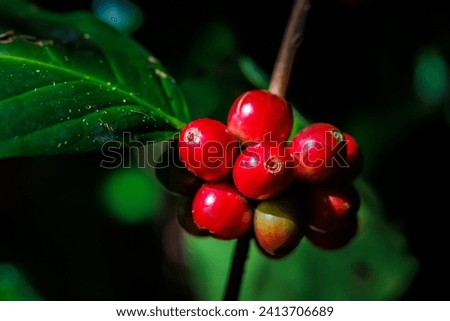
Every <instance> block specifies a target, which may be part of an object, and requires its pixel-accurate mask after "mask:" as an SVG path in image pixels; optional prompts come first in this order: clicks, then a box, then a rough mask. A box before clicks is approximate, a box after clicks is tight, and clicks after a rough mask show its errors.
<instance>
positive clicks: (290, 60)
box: [269, 0, 311, 98]
mask: <svg viewBox="0 0 450 321" xmlns="http://www.w3.org/2000/svg"><path fill="white" fill-rule="evenodd" d="M310 7H311V4H310V2H309V0H295V3H294V6H293V7H292V11H291V16H290V17H289V21H288V24H287V27H286V29H285V31H284V35H283V40H282V41H281V45H280V50H279V51H278V56H277V60H276V61H275V65H274V67H273V71H272V77H271V78H270V84H269V91H270V92H271V93H273V94H275V95H278V96H280V97H282V98H284V96H285V95H286V91H287V87H288V85H289V79H290V77H291V70H292V66H293V64H294V60H295V55H296V53H297V48H298V46H299V45H300V43H301V42H302V40H303V31H304V30H305V22H306V16H307V14H308V11H309V8H310Z"/></svg>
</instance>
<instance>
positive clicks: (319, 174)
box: [288, 123, 346, 183]
mask: <svg viewBox="0 0 450 321" xmlns="http://www.w3.org/2000/svg"><path fill="white" fill-rule="evenodd" d="M288 150H289V153H290V154H291V156H292V158H293V159H294V162H295V168H294V173H295V175H296V177H297V178H298V179H299V180H301V181H303V182H307V183H320V182H324V181H326V180H328V179H329V178H330V177H331V176H332V175H333V174H334V173H335V172H336V171H337V170H338V168H339V167H342V166H344V165H345V160H344V158H343V157H345V155H346V152H345V144H344V138H343V135H342V133H341V132H340V131H339V129H337V128H336V127H334V126H333V125H330V124H326V123H316V124H312V125H309V126H307V127H305V128H303V129H302V130H301V131H299V132H298V133H297V135H296V136H295V137H294V139H293V140H292V142H291V143H290V144H289V147H288Z"/></svg>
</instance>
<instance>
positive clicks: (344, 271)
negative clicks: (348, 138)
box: [185, 182, 418, 301]
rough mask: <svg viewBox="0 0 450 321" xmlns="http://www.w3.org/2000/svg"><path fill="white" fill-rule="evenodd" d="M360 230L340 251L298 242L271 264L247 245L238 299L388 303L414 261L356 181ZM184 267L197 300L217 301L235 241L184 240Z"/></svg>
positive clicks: (405, 282)
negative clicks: (246, 257) (372, 301)
mask: <svg viewBox="0 0 450 321" xmlns="http://www.w3.org/2000/svg"><path fill="white" fill-rule="evenodd" d="M357 187H358V190H359V192H360V194H361V198H362V206H361V209H360V211H359V214H358V215H359V218H360V231H359V232H358V234H357V236H356V237H355V239H354V240H352V242H351V243H350V244H349V245H348V246H347V247H345V248H343V249H341V250H337V251H323V250H321V249H318V248H316V247H314V246H313V245H311V244H310V243H309V241H308V240H305V239H303V240H302V241H301V243H300V245H299V247H298V248H297V249H296V250H295V251H294V252H293V253H292V254H291V255H289V256H288V257H286V258H283V259H280V260H273V259H269V258H267V257H265V256H264V255H262V254H261V253H260V251H259V249H258V248H257V246H256V245H255V243H254V242H253V241H252V243H251V247H250V252H249V255H248V259H247V262H246V266H245V274H244V277H243V284H242V289H241V299H243V300H282V301H288V300H392V299H398V298H399V297H400V296H401V295H402V294H403V293H404V292H405V291H406V290H407V289H408V287H409V285H410V284H411V281H412V279H413V277H414V275H415V273H416V271H417V268H418V263H417V260H416V259H415V258H414V257H413V256H411V254H409V253H408V252H407V243H406V239H405V237H404V236H403V235H402V234H401V233H400V232H399V231H397V230H395V229H394V228H393V227H392V226H391V225H390V224H389V222H387V221H386V219H385V218H384V217H383V208H382V207H381V205H380V201H379V199H378V198H377V196H376V194H375V193H374V192H373V191H372V190H371V189H370V188H369V187H368V186H367V185H366V184H364V183H362V182H358V184H357ZM185 241H186V249H187V253H188V255H187V259H188V266H189V269H190V272H191V276H192V284H198V287H197V288H196V289H195V290H196V291H197V295H198V297H199V299H202V300H220V299H221V297H222V295H223V292H224V289H225V284H226V280H227V278H228V272H229V267H230V264H231V259H232V254H233V249H234V246H235V242H226V241H218V240H215V239H212V238H210V239H204V238H201V239H199V238H195V237H191V236H186V239H185Z"/></svg>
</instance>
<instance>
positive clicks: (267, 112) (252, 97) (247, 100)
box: [227, 90, 293, 143]
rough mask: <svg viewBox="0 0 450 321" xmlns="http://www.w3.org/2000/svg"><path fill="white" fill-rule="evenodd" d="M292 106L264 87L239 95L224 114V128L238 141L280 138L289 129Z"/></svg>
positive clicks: (283, 136) (286, 135) (285, 137)
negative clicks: (226, 113)
mask: <svg viewBox="0 0 450 321" xmlns="http://www.w3.org/2000/svg"><path fill="white" fill-rule="evenodd" d="M292 123H293V117H292V109H291V107H290V106H289V104H288V103H287V101H286V100H284V99H283V98H281V97H279V96H277V95H274V94H272V93H270V92H268V91H265V90H251V91H247V92H245V93H244V94H242V95H241V96H239V97H238V98H237V99H236V100H235V101H234V103H233V105H232V106H231V109H230V111H229V114H228V122H227V124H228V129H229V130H230V131H231V132H232V133H233V134H234V136H236V137H237V138H238V139H239V140H240V141H241V142H243V143H248V142H261V141H263V140H273V141H276V142H284V141H286V140H287V139H288V137H289V135H290V133H291V130H292Z"/></svg>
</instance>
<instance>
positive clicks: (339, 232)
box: [306, 217, 358, 250]
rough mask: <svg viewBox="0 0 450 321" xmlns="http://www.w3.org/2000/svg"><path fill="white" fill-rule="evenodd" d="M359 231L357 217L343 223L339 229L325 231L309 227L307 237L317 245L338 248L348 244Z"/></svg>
mask: <svg viewBox="0 0 450 321" xmlns="http://www.w3.org/2000/svg"><path fill="white" fill-rule="evenodd" d="M357 231H358V220H357V219H356V217H355V218H353V219H351V220H349V221H347V222H346V224H345V225H341V226H340V227H339V228H338V229H335V230H332V231H329V232H323V231H318V230H314V229H313V228H308V229H307V231H306V238H307V239H308V240H309V241H310V242H311V243H312V244H313V245H315V246H317V247H320V248H321V249H324V250H337V249H340V248H342V247H344V246H346V245H347V244H348V243H350V241H351V240H352V239H353V238H354V237H355V235H356V233H357Z"/></svg>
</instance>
